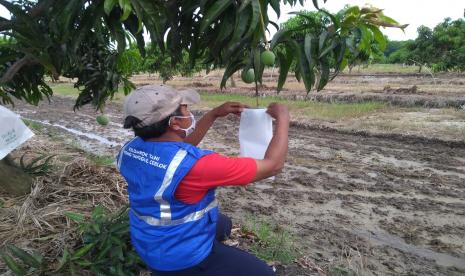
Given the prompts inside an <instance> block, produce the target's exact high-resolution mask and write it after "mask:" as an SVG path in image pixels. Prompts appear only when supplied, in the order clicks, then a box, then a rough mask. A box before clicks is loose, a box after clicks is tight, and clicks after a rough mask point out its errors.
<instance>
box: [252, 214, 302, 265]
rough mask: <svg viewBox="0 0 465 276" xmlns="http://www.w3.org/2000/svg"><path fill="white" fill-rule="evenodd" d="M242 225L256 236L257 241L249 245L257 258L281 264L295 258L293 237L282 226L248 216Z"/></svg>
mask: <svg viewBox="0 0 465 276" xmlns="http://www.w3.org/2000/svg"><path fill="white" fill-rule="evenodd" d="M243 227H244V229H243V230H244V231H247V232H252V233H254V234H255V235H256V236H257V239H258V241H257V242H255V243H253V244H252V245H251V250H252V252H253V254H255V255H256V256H257V257H258V258H260V259H262V260H264V261H266V262H279V263H281V264H289V263H291V262H293V261H294V260H295V259H296V258H297V254H296V248H295V246H294V241H293V237H292V235H291V234H290V233H289V232H287V231H286V230H285V229H283V228H282V227H280V226H278V225H276V224H271V223H269V222H267V221H264V220H257V219H250V218H249V219H248V221H247V222H246V224H245V225H244V226H243Z"/></svg>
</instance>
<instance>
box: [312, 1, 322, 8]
mask: <svg viewBox="0 0 465 276" xmlns="http://www.w3.org/2000/svg"><path fill="white" fill-rule="evenodd" d="M312 1H313V6H315V8H316V9H317V10H319V9H320V8H319V7H318V0H312Z"/></svg>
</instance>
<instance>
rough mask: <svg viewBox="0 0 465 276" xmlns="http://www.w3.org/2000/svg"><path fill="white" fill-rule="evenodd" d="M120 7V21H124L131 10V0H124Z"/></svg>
mask: <svg viewBox="0 0 465 276" xmlns="http://www.w3.org/2000/svg"><path fill="white" fill-rule="evenodd" d="M122 9H123V15H122V16H121V18H120V21H124V20H126V19H128V17H129V15H130V14H131V11H132V7H131V2H129V0H124V4H123V7H122Z"/></svg>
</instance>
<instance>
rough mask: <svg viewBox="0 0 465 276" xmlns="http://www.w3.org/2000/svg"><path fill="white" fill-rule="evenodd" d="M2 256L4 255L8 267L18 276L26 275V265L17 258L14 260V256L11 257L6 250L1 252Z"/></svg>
mask: <svg viewBox="0 0 465 276" xmlns="http://www.w3.org/2000/svg"><path fill="white" fill-rule="evenodd" d="M0 256H1V257H2V259H3V261H4V262H5V264H6V265H7V266H8V268H9V269H11V271H12V272H13V273H14V274H15V275H17V276H22V275H26V269H24V267H22V266H21V265H20V264H18V263H17V262H16V261H15V260H13V258H11V256H10V255H8V254H7V253H5V252H1V253H0Z"/></svg>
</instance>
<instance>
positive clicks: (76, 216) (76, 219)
mask: <svg viewBox="0 0 465 276" xmlns="http://www.w3.org/2000/svg"><path fill="white" fill-rule="evenodd" d="M65 216H66V217H67V218H69V219H70V220H72V221H74V222H78V223H80V222H83V221H84V215H82V214H77V213H73V212H65Z"/></svg>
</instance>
